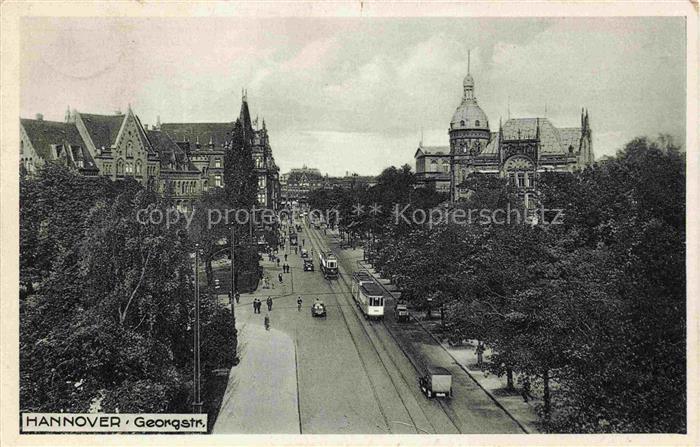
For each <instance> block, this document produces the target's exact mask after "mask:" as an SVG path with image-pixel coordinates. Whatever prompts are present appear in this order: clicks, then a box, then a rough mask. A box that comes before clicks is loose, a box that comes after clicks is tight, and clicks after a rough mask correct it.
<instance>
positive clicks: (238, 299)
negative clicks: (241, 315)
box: [236, 290, 241, 304]
mask: <svg viewBox="0 0 700 447" xmlns="http://www.w3.org/2000/svg"><path fill="white" fill-rule="evenodd" d="M240 302H241V294H240V293H238V290H236V304H239V303H240Z"/></svg>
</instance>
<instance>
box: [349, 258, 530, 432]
mask: <svg viewBox="0 0 700 447" xmlns="http://www.w3.org/2000/svg"><path fill="white" fill-rule="evenodd" d="M360 262H361V263H362V265H363V266H365V268H367V264H365V263H364V262H362V261H360ZM367 271H368V273H369V274H370V275H372V277H373V278H374V279H376V280H377V283H378V284H379V285H380V286H381V288H382V289H384V291H386V292H387V293H388V294H390V295H391V296H392V298H393V296H394V295H393V294H392V292H391V291H389V289H387V288H386V286H385V285H384V284H382V283H381V281H379V279H378V278H377V276H378V275H376V274H374V273H372V272H370V271H369V270H367ZM413 320H414V321H415V322H416V323H418V326H420V327H421V329H423V330H424V331H425V332H427V333H428V335H430V337H431V338H432V339H433V340H435V342H436V343H437V344H438V345H440V347H441V348H442V349H443V350H444V351H445V352H446V353H447V355H449V356H450V358H452V360H454V362H455V364H456V365H457V366H459V368H460V369H461V370H462V371H464V372H465V373H466V374H467V375H468V376H469V378H471V379H472V380H473V381H474V383H476V384H477V385H478V386H479V388H481V389H482V390H483V391H484V392H485V393H486V395H487V396H489V398H491V400H492V401H493V402H494V403H495V404H496V406H497V407H498V408H500V409H501V410H503V412H504V413H505V414H507V415H508V417H509V418H511V419H512V420H513V422H515V423H516V424H517V425H518V427H520V429H521V430H522V431H524V432H525V434H528V435H529V434H531V432H530V430H528V429H527V428H526V427H525V426H524V425H523V423H521V422H520V421H519V420H518V419H517V418H516V417H515V416H513V414H512V413H511V412H510V411H509V410H508V409H507V408H506V407H504V406H503V404H501V402H500V401H499V400H498V399H497V398H496V396H494V395H493V394H492V393H491V392H490V391H489V390H487V389H486V388H485V387H484V386H483V385H482V384H481V383H479V381H478V380H476V377H474V376H473V375H472V373H471V371H469V370H468V369H467V368H466V367H465V366H464V365H462V364H461V363H460V362H459V360H457V359H456V358H455V356H453V355H452V353H451V352H450V351H449V349H447V348H446V347H445V345H444V344H443V343H442V342H441V341H440V340H439V339H438V338H437V337H436V336H435V335H434V334H433V333H432V332H430V330H428V328H427V327H425V325H423V323H421V322H420V320H418V319H416V318H413ZM384 327H386V328H387V330H388V331H389V332H390V333H392V331H391V329H389V327H388V326H387V325H384ZM392 335H393V333H392ZM411 363H413V362H411ZM414 366H415V365H414Z"/></svg>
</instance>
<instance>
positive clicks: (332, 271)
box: [318, 251, 338, 279]
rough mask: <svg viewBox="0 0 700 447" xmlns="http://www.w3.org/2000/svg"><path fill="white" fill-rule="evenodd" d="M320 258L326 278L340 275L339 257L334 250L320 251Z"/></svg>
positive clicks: (322, 271) (320, 264)
mask: <svg viewBox="0 0 700 447" xmlns="http://www.w3.org/2000/svg"><path fill="white" fill-rule="evenodd" d="M318 259H319V266H320V267H321V273H323V277H324V278H326V279H335V278H337V277H338V258H336V257H335V255H334V254H333V253H332V252H330V251H321V252H319V253H318Z"/></svg>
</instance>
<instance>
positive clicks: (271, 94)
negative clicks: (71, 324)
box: [20, 17, 686, 173]
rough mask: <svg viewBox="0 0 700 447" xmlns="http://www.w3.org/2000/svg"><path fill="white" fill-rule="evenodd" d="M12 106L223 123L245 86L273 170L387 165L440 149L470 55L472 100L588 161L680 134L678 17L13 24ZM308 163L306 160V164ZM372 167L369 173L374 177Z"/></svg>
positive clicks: (493, 116) (54, 115) (494, 118)
mask: <svg viewBox="0 0 700 447" xmlns="http://www.w3.org/2000/svg"><path fill="white" fill-rule="evenodd" d="M22 26H23V28H22V60H21V67H20V69H21V72H22V74H23V75H22V79H21V113H22V116H33V115H34V113H36V112H43V113H44V114H45V116H46V118H47V119H59V120H60V119H62V118H63V112H64V110H65V108H66V106H67V105H68V104H70V105H71V106H72V107H76V108H78V110H82V111H85V112H95V113H111V112H112V111H113V110H114V109H116V108H118V107H121V108H122V109H125V108H126V105H127V104H128V103H131V104H132V105H133V107H134V109H135V110H136V112H137V113H138V114H139V116H140V117H141V118H142V121H143V122H144V123H153V122H155V119H156V116H157V115H160V116H161V120H162V121H220V122H224V121H231V120H233V119H235V118H236V116H237V115H238V110H239V107H240V91H241V88H247V89H248V97H249V101H250V106H251V109H252V112H253V114H254V115H256V114H259V115H261V116H264V117H265V118H266V121H267V124H268V128H269V131H270V134H271V139H272V144H273V150H274V153H275V156H276V157H278V158H279V159H280V160H282V161H283V162H281V163H280V164H281V165H282V167H283V169H285V168H289V167H293V166H296V165H299V164H303V163H304V162H307V160H313V162H314V163H316V166H318V167H319V168H320V169H321V170H329V171H331V170H332V171H334V172H336V173H338V172H340V173H343V172H344V171H345V169H344V168H343V165H347V166H352V168H351V169H350V170H356V171H357V172H365V171H368V170H370V169H374V170H375V171H376V170H381V167H383V166H385V165H390V164H399V165H400V164H402V163H403V162H404V161H406V160H410V159H411V157H412V156H413V152H414V151H415V147H416V144H417V141H418V139H419V135H420V130H421V128H422V129H424V134H425V140H424V141H425V143H426V144H431V145H446V144H448V136H447V127H448V125H449V120H450V117H451V116H452V113H453V112H454V109H455V108H456V107H457V106H458V104H459V102H460V100H461V95H462V80H463V78H464V76H465V74H466V70H467V50H468V49H470V48H471V50H472V52H471V62H472V63H471V72H472V75H473V77H474V79H475V81H476V89H475V92H476V96H477V98H478V100H479V104H480V105H481V107H482V109H483V110H484V112H485V113H486V114H487V116H489V118H490V122H491V123H497V122H498V118H499V116H503V117H504V118H505V117H506V115H507V113H508V112H507V107H508V103H509V99H508V98H509V97H510V109H511V113H512V116H514V117H518V116H520V117H523V116H538V115H539V116H541V115H543V114H544V108H545V104H546V105H547V116H548V118H550V120H551V121H552V122H553V123H554V124H555V125H557V126H562V127H564V126H573V125H577V124H578V119H579V112H580V108H581V107H582V106H585V107H587V108H588V109H589V112H590V115H591V121H592V125H593V136H594V145H595V149H596V153H597V154H602V153H613V152H614V151H615V148H617V147H618V146H620V145H621V144H623V143H624V142H625V139H629V138H632V137H634V136H637V135H652V136H654V135H656V134H658V133H660V132H668V133H671V134H673V135H674V136H676V137H677V138H679V139H681V140H682V139H683V138H684V135H685V87H684V86H685V82H686V79H685V28H684V23H683V21H682V19H680V18H615V19H598V18H581V19H554V18H550V19H488V18H479V19H472V18H432V19H423V18H395V19H329V18H304V19H299V18H280V19H252V18H210V17H207V18H168V19H164V18H153V19H133V18H120V19H93V18H90V19H85V18H32V19H24V20H23V22H22ZM307 164H308V165H312V163H311V162H310V161H309V162H307ZM375 168H376V169H375Z"/></svg>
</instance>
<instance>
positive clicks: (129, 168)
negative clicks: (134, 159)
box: [126, 162, 134, 174]
mask: <svg viewBox="0 0 700 447" xmlns="http://www.w3.org/2000/svg"><path fill="white" fill-rule="evenodd" d="M126 173H127V174H133V173H134V165H132V164H131V162H127V163H126Z"/></svg>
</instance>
